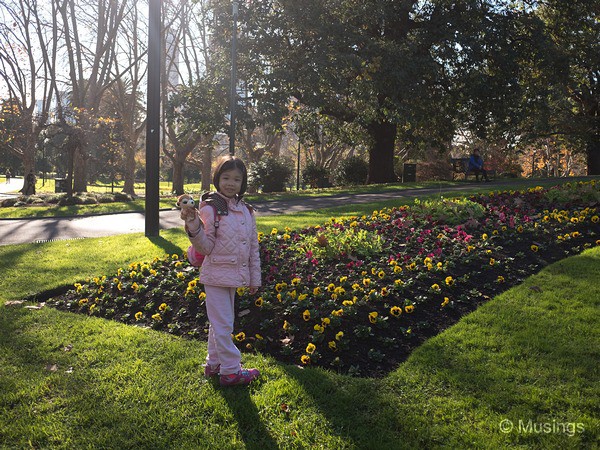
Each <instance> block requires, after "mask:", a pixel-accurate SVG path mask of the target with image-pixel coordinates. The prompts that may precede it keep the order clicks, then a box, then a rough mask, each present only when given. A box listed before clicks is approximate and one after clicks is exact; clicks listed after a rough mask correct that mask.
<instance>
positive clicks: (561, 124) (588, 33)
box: [533, 0, 600, 175]
mask: <svg viewBox="0 0 600 450" xmlns="http://www.w3.org/2000/svg"><path fill="white" fill-rule="evenodd" d="M533 13H534V14H535V15H536V16H537V17H539V18H540V19H541V20H542V21H543V22H544V24H545V26H546V33H547V36H548V42H549V44H548V45H547V46H546V47H545V49H544V50H545V51H546V53H545V60H544V61H543V62H544V64H542V65H539V66H538V67H536V69H537V71H538V72H542V73H543V74H545V76H546V77H547V79H549V80H550V83H548V84H547V86H548V87H547V90H546V96H545V97H544V99H545V102H544V103H542V105H541V107H540V108H539V110H538V111H537V113H538V117H539V118H540V119H539V120H538V121H537V123H536V124H535V125H536V131H537V132H538V134H540V135H542V136H550V135H562V136H564V138H565V139H567V140H568V141H569V143H570V145H571V146H572V147H574V148H578V149H579V150H580V151H581V152H583V153H584V154H585V155H586V158H587V172H588V175H598V174H600V1H598V0H578V1H572V2H563V1H559V0H547V1H544V2H540V5H539V6H538V7H537V8H536V9H535V10H534V12H533Z"/></svg>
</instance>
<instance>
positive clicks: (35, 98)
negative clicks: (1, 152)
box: [0, 0, 58, 174]
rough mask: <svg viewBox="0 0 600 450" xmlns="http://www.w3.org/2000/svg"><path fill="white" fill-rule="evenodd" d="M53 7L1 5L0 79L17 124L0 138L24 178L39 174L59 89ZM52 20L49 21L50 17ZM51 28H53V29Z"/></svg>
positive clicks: (28, 0) (32, 1)
mask: <svg viewBox="0 0 600 450" xmlns="http://www.w3.org/2000/svg"><path fill="white" fill-rule="evenodd" d="M53 12H55V11H54V9H53V7H52V5H51V6H50V8H46V9H44V8H43V7H42V6H40V5H39V4H38V2H37V1H36V0H2V1H0V41H1V42H2V45H0V80H1V81H2V84H3V85H4V90H5V92H4V93H2V91H0V95H6V96H7V97H8V98H7V99H6V102H5V106H6V105H10V108H9V109H7V110H5V111H4V113H5V114H7V113H10V116H11V121H12V123H13V126H12V127H11V128H10V129H6V128H4V129H3V130H2V131H1V132H0V138H1V139H3V140H4V142H5V146H6V147H7V148H8V149H9V150H10V151H11V152H12V154H14V155H16V156H17V157H18V158H19V159H20V160H21V161H22V164H23V171H24V173H25V174H27V173H29V172H30V171H33V170H35V151H36V145H35V144H36V143H37V139H38V137H37V136H38V133H39V131H40V130H41V128H42V127H43V126H44V124H45V123H46V121H47V119H48V116H49V113H50V108H51V100H52V98H53V93H54V92H55V91H56V84H55V83H54V80H55V79H56V52H57V41H56V37H57V34H58V30H57V26H56V23H55V22H54V21H53V20H52V19H51V17H53V16H52V13H53ZM49 18H50V19H49ZM48 24H50V25H48Z"/></svg>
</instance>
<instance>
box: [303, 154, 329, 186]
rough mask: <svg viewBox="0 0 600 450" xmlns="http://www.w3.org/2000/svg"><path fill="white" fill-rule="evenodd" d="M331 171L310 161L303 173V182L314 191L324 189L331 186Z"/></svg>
mask: <svg viewBox="0 0 600 450" xmlns="http://www.w3.org/2000/svg"><path fill="white" fill-rule="evenodd" d="M328 176H329V171H328V170H327V169H326V168H325V167H319V166H317V165H316V164H315V163H314V162H312V161H309V162H308V163H307V164H306V167H305V168H304V170H303V171H302V181H303V182H304V183H306V184H307V185H308V186H310V187H311V188H313V189H316V188H324V187H327V186H328V185H329V179H328Z"/></svg>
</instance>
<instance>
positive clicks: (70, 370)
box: [65, 367, 73, 373]
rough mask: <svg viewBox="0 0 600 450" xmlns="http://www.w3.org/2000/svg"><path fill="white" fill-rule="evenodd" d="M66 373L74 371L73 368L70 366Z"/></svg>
mask: <svg viewBox="0 0 600 450" xmlns="http://www.w3.org/2000/svg"><path fill="white" fill-rule="evenodd" d="M65 373H73V368H72V367H69V368H68V369H67V370H65Z"/></svg>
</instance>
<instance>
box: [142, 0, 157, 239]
mask: <svg viewBox="0 0 600 450" xmlns="http://www.w3.org/2000/svg"><path fill="white" fill-rule="evenodd" d="M160 32H161V16H160V0H150V1H149V5H148V87H147V89H148V92H147V105H146V107H147V111H146V204H145V207H146V218H145V221H146V222H145V231H146V232H145V234H146V236H148V237H157V236H158V235H159V232H158V230H159V209H158V200H159V182H158V179H159V162H160V47H161V46H160V42H161V39H160Z"/></svg>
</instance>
